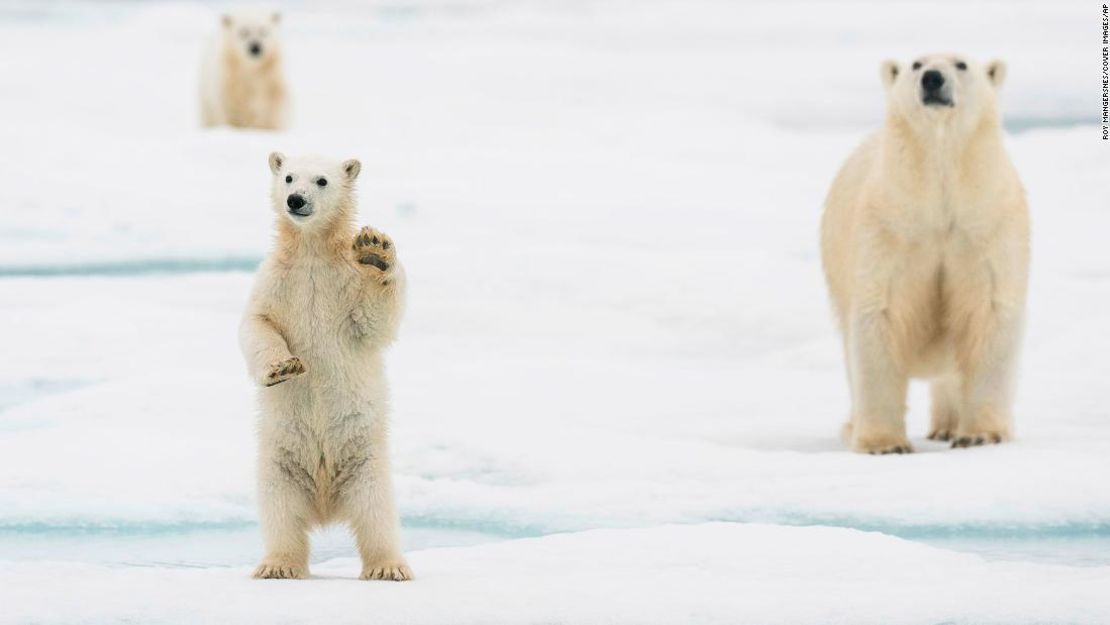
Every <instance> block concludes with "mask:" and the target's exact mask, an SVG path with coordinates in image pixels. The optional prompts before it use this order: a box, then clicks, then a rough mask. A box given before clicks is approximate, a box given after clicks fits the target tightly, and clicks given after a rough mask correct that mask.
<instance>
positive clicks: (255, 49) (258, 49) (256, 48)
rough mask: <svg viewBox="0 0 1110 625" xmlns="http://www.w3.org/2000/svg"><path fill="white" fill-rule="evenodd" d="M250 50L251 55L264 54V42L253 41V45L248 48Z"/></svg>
mask: <svg viewBox="0 0 1110 625" xmlns="http://www.w3.org/2000/svg"><path fill="white" fill-rule="evenodd" d="M248 50H250V53H251V56H258V55H259V54H262V44H260V43H258V42H257V41H252V42H251V46H250V48H248Z"/></svg>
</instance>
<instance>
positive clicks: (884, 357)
mask: <svg viewBox="0 0 1110 625" xmlns="http://www.w3.org/2000/svg"><path fill="white" fill-rule="evenodd" d="M892 330H893V329H892V328H891V327H890V319H889V317H888V315H887V311H884V310H875V311H870V312H861V313H857V314H854V315H853V316H852V317H851V319H850V322H849V326H848V340H847V345H848V368H849V375H848V377H849V380H850V381H851V384H852V427H851V435H850V436H851V441H850V442H851V445H852V449H854V450H856V451H861V452H866V453H871V454H892V453H893V454H903V453H909V452H911V451H913V447H912V446H911V445H910V441H909V439H908V438H906V388H907V386H908V385H909V378H908V376H907V375H906V374H905V372H903V371H902V368H901V367H900V366H899V364H898V361H897V359H896V358H895V357H894V354H895V346H894V345H892V338H893V334H892Z"/></svg>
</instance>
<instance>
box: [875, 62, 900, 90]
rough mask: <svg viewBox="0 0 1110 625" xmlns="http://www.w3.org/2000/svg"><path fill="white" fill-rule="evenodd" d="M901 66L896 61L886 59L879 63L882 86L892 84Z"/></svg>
mask: <svg viewBox="0 0 1110 625" xmlns="http://www.w3.org/2000/svg"><path fill="white" fill-rule="evenodd" d="M900 71H902V68H900V67H899V66H898V61H892V60H890V59H887V60H885V61H883V62H882V63H881V64H880V65H879V78H881V79H882V81H883V86H884V87H890V86H891V85H893V84H894V79H896V78H898V72H900Z"/></svg>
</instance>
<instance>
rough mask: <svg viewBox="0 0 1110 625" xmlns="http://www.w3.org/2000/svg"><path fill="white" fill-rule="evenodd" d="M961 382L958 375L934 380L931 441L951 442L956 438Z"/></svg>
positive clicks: (960, 403)
mask: <svg viewBox="0 0 1110 625" xmlns="http://www.w3.org/2000/svg"><path fill="white" fill-rule="evenodd" d="M960 386H961V380H960V377H959V376H956V375H945V376H943V377H940V378H937V379H935V380H933V383H932V388H931V389H930V390H931V393H932V403H931V405H930V409H931V414H932V416H931V418H930V421H929V436H928V438H929V440H933V441H950V440H952V439H953V438H954V437H955V436H956V428H957V426H958V425H959V423H960V409H961V406H962V403H963V400H962V398H961V393H962V389H961V388H960Z"/></svg>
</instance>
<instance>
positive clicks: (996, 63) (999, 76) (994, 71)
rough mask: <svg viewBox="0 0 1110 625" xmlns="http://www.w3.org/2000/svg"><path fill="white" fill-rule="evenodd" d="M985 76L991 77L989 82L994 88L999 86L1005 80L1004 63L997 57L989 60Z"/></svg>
mask: <svg viewBox="0 0 1110 625" xmlns="http://www.w3.org/2000/svg"><path fill="white" fill-rule="evenodd" d="M987 78H990V79H991V84H992V85H994V86H995V88H998V87H1001V86H1002V83H1003V82H1005V81H1006V63H1005V62H1003V61H1000V60H998V59H995V60H993V61H991V62H990V64H989V65H987Z"/></svg>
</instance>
